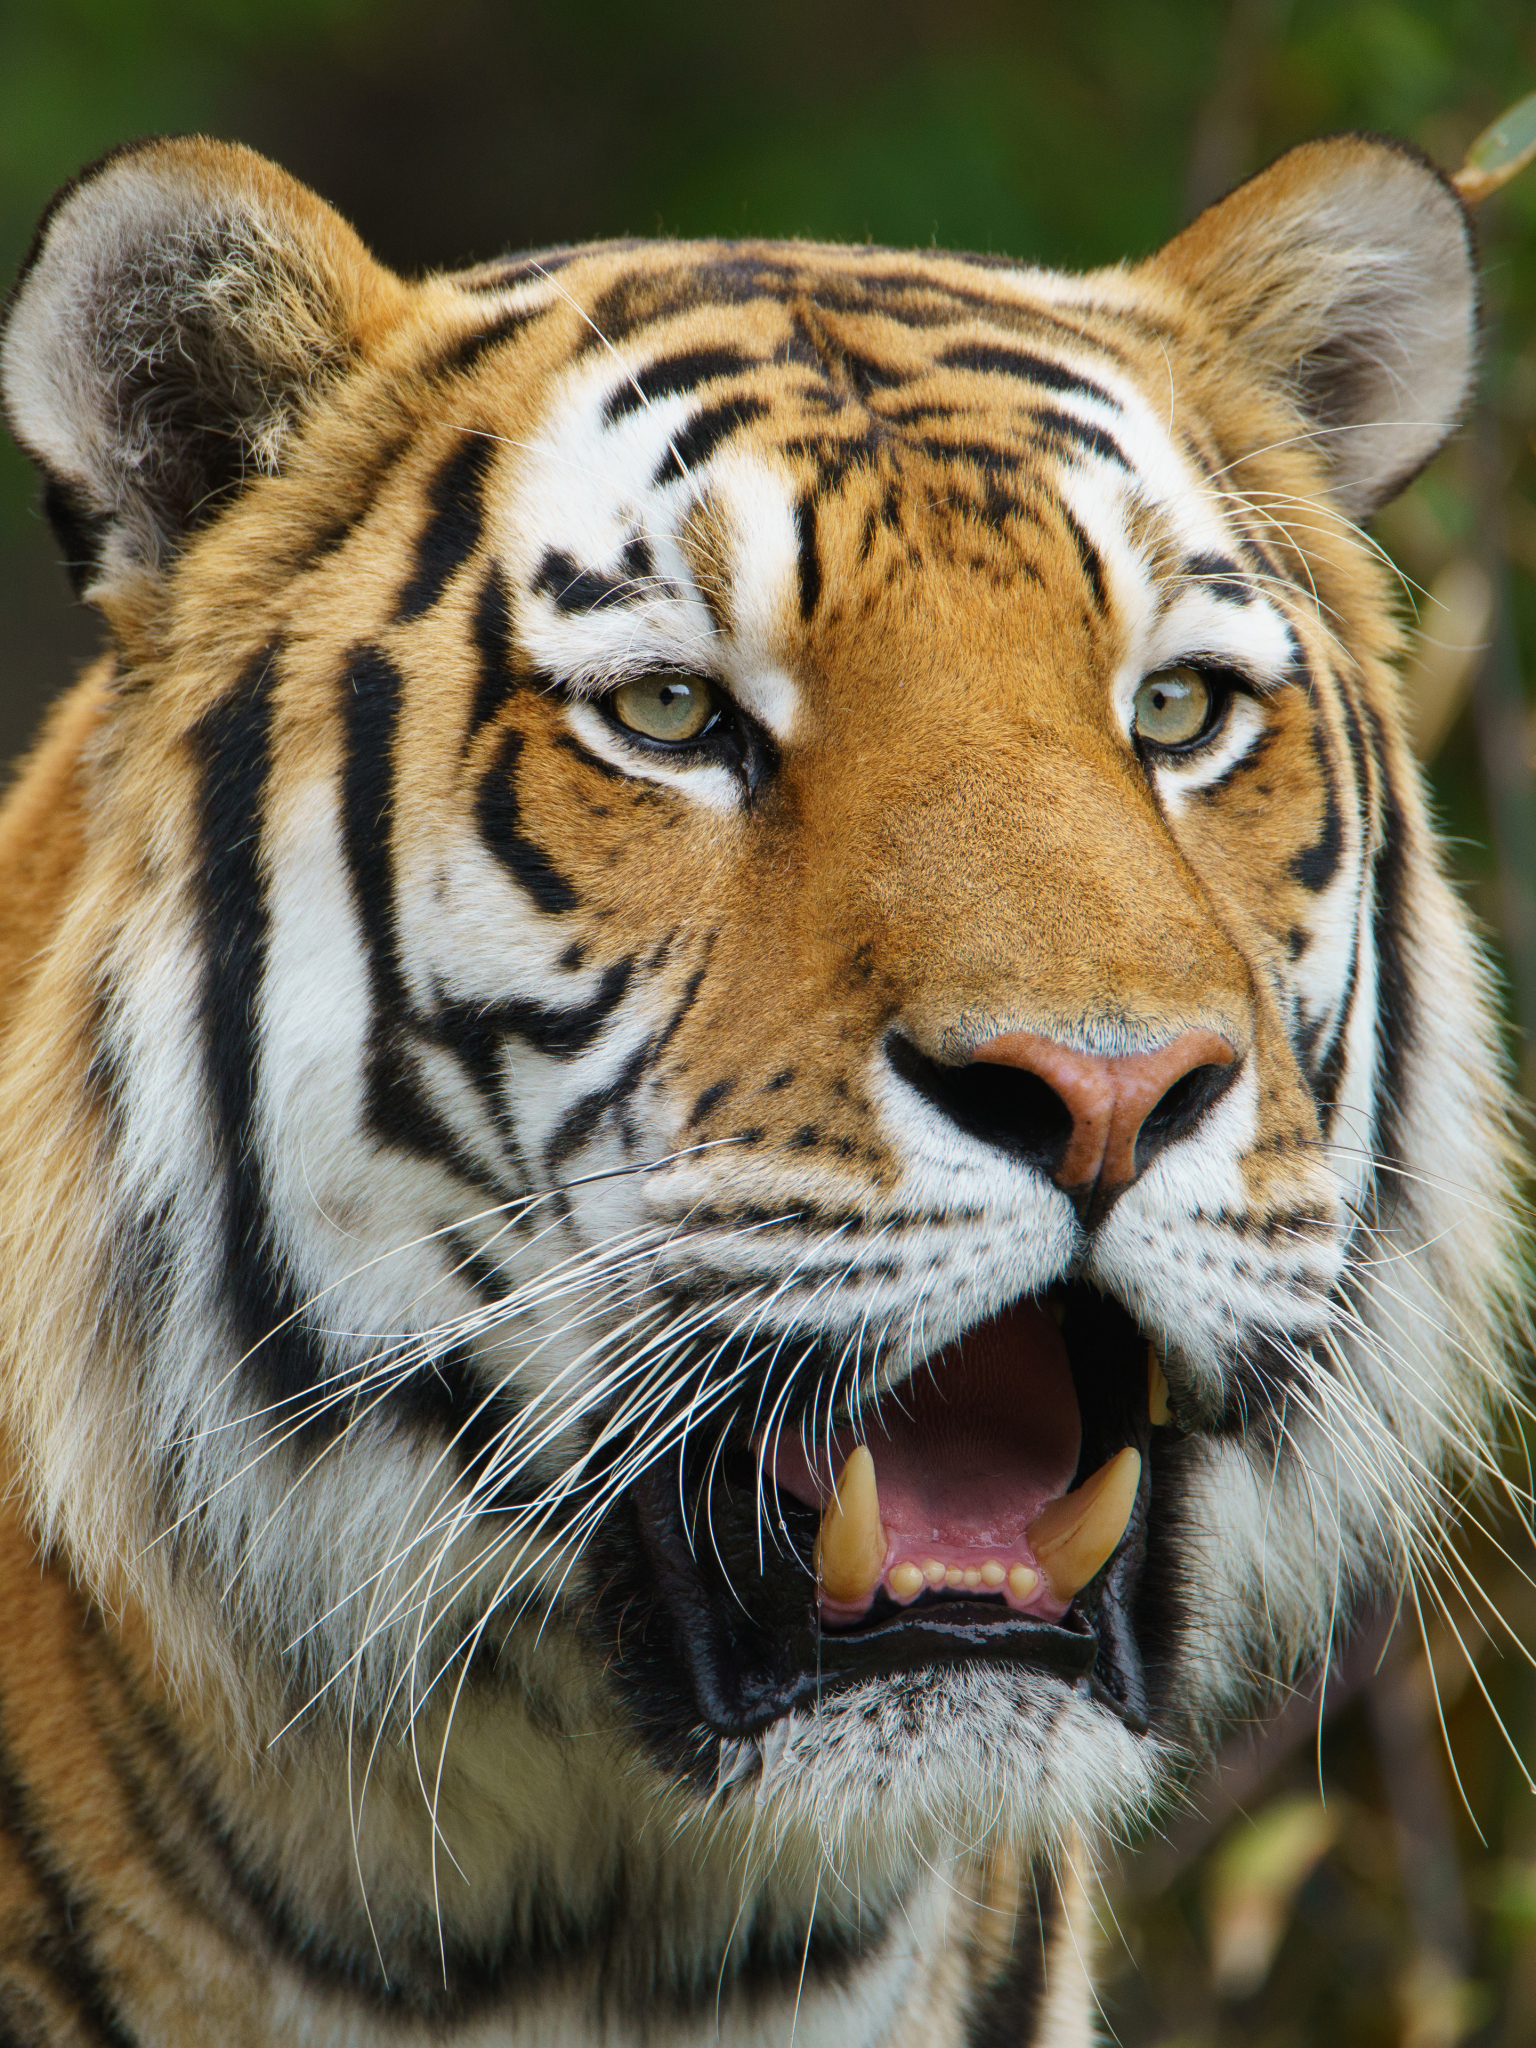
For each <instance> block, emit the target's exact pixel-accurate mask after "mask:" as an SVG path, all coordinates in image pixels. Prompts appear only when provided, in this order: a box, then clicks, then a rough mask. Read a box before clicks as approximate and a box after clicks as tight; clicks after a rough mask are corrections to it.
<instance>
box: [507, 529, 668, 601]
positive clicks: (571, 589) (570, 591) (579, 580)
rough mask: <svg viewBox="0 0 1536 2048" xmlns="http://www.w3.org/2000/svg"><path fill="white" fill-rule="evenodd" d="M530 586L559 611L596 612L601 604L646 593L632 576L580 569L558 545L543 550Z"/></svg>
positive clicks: (627, 599) (629, 598)
mask: <svg viewBox="0 0 1536 2048" xmlns="http://www.w3.org/2000/svg"><path fill="white" fill-rule="evenodd" d="M641 545H642V546H643V545H644V543H643V542H642V543H641ZM533 588H534V590H535V591H536V592H538V593H539V594H540V595H541V596H543V597H548V598H552V599H553V600H554V603H555V606H556V608H557V610H559V611H562V612H595V611H596V610H598V608H599V607H600V606H602V605H605V604H633V603H634V602H635V601H636V600H637V599H638V598H641V597H644V596H645V595H646V592H645V591H644V590H643V589H637V588H636V584H635V578H634V576H633V575H629V576H605V575H603V573H602V572H601V570H598V569H579V568H578V567H577V566H576V564H575V563H574V562H573V561H572V560H571V558H570V556H569V555H568V554H566V553H564V552H563V550H561V549H559V548H548V549H546V550H545V553H544V558H543V560H542V561H541V562H540V563H539V566H538V569H537V571H536V572H535V574H534V578H533Z"/></svg>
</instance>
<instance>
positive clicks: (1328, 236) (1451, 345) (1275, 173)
mask: <svg viewBox="0 0 1536 2048" xmlns="http://www.w3.org/2000/svg"><path fill="white" fill-rule="evenodd" d="M1149 268H1150V269H1152V270H1154V271H1156V270H1162V271H1163V272H1164V273H1165V274H1168V275H1171V276H1172V277H1173V278H1174V279H1176V280H1177V282H1178V283H1180V284H1181V285H1183V286H1184V287H1185V288H1186V289H1187V290H1189V291H1191V292H1193V293H1194V294H1195V295H1196V296H1197V297H1198V298H1199V299H1200V300H1201V301H1202V302H1203V304H1204V305H1205V306H1206V307H1208V308H1209V309H1211V310H1212V311H1213V312H1214V314H1215V316H1216V318H1217V320H1218V322H1219V323H1220V325H1221V326H1222V327H1224V328H1225V329H1226V331H1227V333H1228V334H1229V335H1230V336H1231V338H1232V340H1233V341H1234V343H1235V344H1236V345H1237V347H1238V348H1239V349H1240V350H1241V351H1242V353H1243V354H1244V355H1246V357H1247V358H1248V359H1249V361H1250V362H1251V364H1252V366H1253V369H1254V371H1255V373H1256V374H1257V375H1258V376H1259V377H1260V378H1261V379H1262V380H1263V381H1265V382H1267V383H1270V384H1276V383H1278V384H1280V385H1281V386H1282V387H1284V388H1286V389H1288V390H1289V392H1290V394H1291V396H1292V397H1293V398H1294V400H1295V403H1296V405H1297V407H1298V408H1299V410H1300V412H1301V414H1302V416H1303V419H1304V421H1305V422H1306V423H1307V425H1308V427H1309V429H1310V431H1311V433H1312V434H1313V435H1315V437H1316V446H1317V449H1318V452H1319V453H1320V454H1321V456H1322V457H1323V460H1324V462H1325V463H1326V465H1327V468H1328V471H1329V475H1330V478H1331V495H1332V497H1333V500H1334V502H1335V503H1336V504H1337V505H1338V507H1339V509H1340V510H1341V511H1343V512H1345V513H1346V514H1347V515H1348V516H1349V517H1350V518H1352V519H1360V518H1363V517H1364V516H1365V515H1366V514H1368V513H1370V512H1372V511H1374V510H1375V508H1376V507H1377V506H1378V505H1380V504H1382V503H1383V502H1384V501H1385V500H1386V499H1388V498H1390V497H1391V496H1392V495H1393V494H1394V492H1397V491H1400V490H1401V489H1402V488H1403V486H1404V485H1405V484H1406V483H1408V482H1410V481H1411V479H1412V478H1413V477H1414V476H1416V475H1417V474H1418V472H1419V471H1420V470H1421V469H1422V468H1423V467H1424V465H1425V463H1426V462H1428V461H1429V459H1430V457H1431V456H1432V455H1434V454H1435V453H1436V452H1437V450H1438V449H1439V448H1440V447H1441V446H1442V444H1443V443H1444V441H1445V440H1446V438H1447V436H1448V435H1449V434H1450V433H1451V432H1452V430H1453V429H1454V427H1455V426H1456V424H1457V422H1458V420H1459V419H1460V418H1461V415H1462V413H1463V411H1464V409H1465V407H1466V404H1467V400H1468V397H1469V395H1470V391H1471V386H1472V374H1473V366H1474V359H1475V355H1476V344H1477V270H1476V265H1475V261H1474V255H1473V249H1472V238H1471V234H1470V232H1469V229H1468V224H1467V216H1466V213H1465V210H1464V209H1463V207H1462V204H1461V201H1460V199H1459V198H1458V197H1457V195H1456V193H1455V191H1454V189H1453V188H1452V186H1451V184H1450V182H1449V180H1448V179H1446V178H1445V177H1443V176H1442V175H1441V174H1440V172H1439V171H1438V170H1436V168H1435V167H1434V165H1433V164H1431V163H1430V161H1429V160H1428V158H1427V157H1423V156H1421V155H1419V154H1418V152H1417V151H1416V150H1413V149H1410V148H1409V147H1408V146H1407V145H1406V144H1404V143H1399V142H1392V141H1389V140H1386V139H1384V138H1381V137H1377V136H1369V135H1338V136H1333V137H1331V138H1330V139H1328V140H1326V141H1322V142H1305V143H1303V144H1302V145H1301V146H1300V148H1298V149H1293V150H1290V151H1289V152H1288V153H1287V154H1286V155H1285V156H1283V157H1281V158H1280V159H1279V160H1278V161H1277V162H1276V163H1273V164H1271V165H1270V167H1269V169H1268V170H1267V171H1261V172H1260V173H1259V174H1258V176H1257V177H1255V178H1250V179H1249V180H1248V182H1247V183H1246V184H1245V185H1239V186H1238V188H1237V190H1236V191H1235V192H1232V193H1230V194H1229V195H1228V196H1227V197H1226V198H1225V199H1222V200H1218V202H1217V203H1216V204H1215V205H1214V206H1211V207H1208V208H1207V209H1206V211H1205V212H1204V213H1202V214H1201V215H1200V216H1199V217H1198V219H1196V220H1195V221H1193V222H1192V223H1191V224H1190V226H1188V227H1187V228H1185V230H1184V231H1183V233H1182V234H1180V235H1178V236H1176V237H1175V238H1174V240H1173V241H1171V242H1170V243H1169V244H1168V245H1167V247H1166V248H1164V249H1162V250H1161V251H1160V252H1159V253H1158V254H1157V255H1156V256H1154V257H1153V258H1152V259H1151V261H1150V264H1149Z"/></svg>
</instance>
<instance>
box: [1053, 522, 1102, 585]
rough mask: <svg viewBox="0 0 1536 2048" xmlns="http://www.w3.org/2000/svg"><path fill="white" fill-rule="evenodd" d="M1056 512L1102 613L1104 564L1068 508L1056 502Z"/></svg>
mask: <svg viewBox="0 0 1536 2048" xmlns="http://www.w3.org/2000/svg"><path fill="white" fill-rule="evenodd" d="M1057 510H1058V511H1059V512H1060V514H1061V517H1062V521H1063V523H1064V525H1065V526H1066V529H1067V531H1068V533H1070V534H1071V536H1072V544H1073V546H1074V547H1075V548H1076V549H1077V558H1078V560H1079V561H1080V562H1081V563H1082V565H1083V574H1084V575H1085V576H1086V577H1087V578H1088V582H1089V584H1090V586H1091V587H1092V590H1093V601H1094V603H1095V605H1096V606H1097V607H1098V609H1099V610H1100V611H1103V609H1104V603H1105V590H1104V564H1103V563H1102V562H1101V561H1100V560H1099V551H1098V549H1097V548H1096V547H1095V546H1094V544H1093V542H1092V541H1091V540H1090V539H1089V538H1088V536H1087V534H1086V533H1084V531H1083V529H1082V528H1081V527H1080V526H1079V525H1078V523H1077V521H1076V520H1075V519H1074V518H1073V516H1072V511H1071V508H1070V507H1069V506H1067V505H1063V504H1061V503H1060V502H1058V504H1057Z"/></svg>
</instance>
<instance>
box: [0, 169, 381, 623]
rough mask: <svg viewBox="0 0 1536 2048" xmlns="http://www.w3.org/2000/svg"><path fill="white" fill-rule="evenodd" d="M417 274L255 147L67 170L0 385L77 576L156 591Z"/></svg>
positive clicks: (15, 306) (25, 288)
mask: <svg viewBox="0 0 1536 2048" xmlns="http://www.w3.org/2000/svg"><path fill="white" fill-rule="evenodd" d="M403 290H404V288H403V287H402V286H401V284H400V282H399V280H398V279H396V278H394V277H393V276H392V275H391V273H390V272H388V271H386V270H384V269H383V268H382V267H381V266H380V265H378V264H376V263H375V262H374V261H373V259H372V257H371V256H370V255H369V254H368V251H367V250H366V249H365V248H364V247H363V245H362V243H361V242H360V241H359V240H358V238H357V236H356V235H355V234H354V233H353V232H352V230H351V229H350V228H349V227H348V226H347V225H346V223H345V222H344V221H343V220H342V219H341V218H340V216H339V215H337V214H335V213H333V212H332V211H331V209H330V208H329V207H328V206H325V205H324V204H322V202H321V201H320V200H318V199H317V198H316V197H315V196H314V194H313V193H311V192H308V191H306V190H305V188H304V187H303V186H302V185H299V184H297V183H296V182H295V181H294V180H293V179H292V178H290V177H288V176H287V174H286V173H285V172H283V171H280V170H278V169H277V168H276V166H275V165H272V164H269V163H268V162H267V161H266V160H265V159H264V158H262V157H259V156H257V155H255V154H254V153H253V152H252V151H250V150H248V149H242V148H238V147H235V146H233V145H230V144H225V143H216V142H208V141H204V140H201V139H199V138H195V137H194V138H177V139H171V140H159V141H152V142H146V143H134V144H130V145H129V146H128V147H127V148H125V149H122V150H117V151H114V152H113V154H112V155H110V156H108V157H104V158H103V159H102V161H101V162H100V163H99V164H96V165H95V166H93V167H92V169H90V170H88V171H85V172H83V173H82V174H81V176H80V177H79V178H77V179H76V180H75V181H74V182H73V183H72V184H70V185H67V186H66V187H65V188H64V190H63V191H62V192H61V193H59V195H58V196H57V198H56V199H55V200H54V202H53V204H52V205H51V206H50V208H49V210H48V212H47V213H46V214H45V215H44V216H43V219H42V221H41V223H40V224H39V226H38V230H37V235H36V237H35V239H34V242H33V246H32V252H31V255H30V256H29V257H28V259H27V262H26V265H25V266H24V268H23V270H22V273H21V277H20V279H19V280H18V282H17V285H16V289H15V292H14V294H13V296H12V301H11V307H10V312H9V317H8V319H7V321H6V325H5V330H4V334H3V337H0V396H3V398H4V404H5V410H6V413H7V415H8V417H9V420H10V423H11V426H12V428H13V429H14V431H15V434H16V437H17V439H18V440H19V441H20V442H21V444H22V446H23V447H24V448H25V449H26V451H27V453H28V454H29V455H30V456H31V457H32V459H33V460H34V461H35V462H36V464H37V465H38V468H39V470H40V471H41V473H42V478H43V501H44V506H45V509H46V510H47V512H48V516H49V518H50V519H51V520H52V522H53V525H54V528H55V531H56V532H57V534H58V537H59V541H60V544H61V546H62V547H63V549H64V554H65V560H66V563H67V565H68V567H69V571H70V575H71V577H72V579H73V581H74V583H75V588H76V590H77V591H78V592H79V593H80V594H81V595H82V596H84V597H87V598H89V599H91V600H92V601H93V602H96V603H99V604H101V605H102V606H103V608H104V609H106V610H107V611H108V612H109V613H110V612H112V611H113V610H114V608H115V606H116V605H117V604H118V603H123V604H125V605H126V606H127V607H128V608H130V609H131V608H132V606H133V603H134V601H135V598H138V599H140V600H142V598H144V597H146V596H147V597H148V598H150V600H151V601H152V600H153V598H154V595H155V591H156V589H157V587H158V586H159V584H160V581H161V579H162V577H163V575H164V572H165V570H166V567H167V565H168V564H169V563H170V562H171V561H172V560H173V559H174V558H175V556H176V554H177V552H178V551H179V549H180V548H181V546H182V544H183V541H184V539H185V537H186V535H187V534H188V533H190V532H191V531H192V530H193V529H194V528H196V527H197V526H198V525H199V524H200V523H202V522H203V521H204V520H206V519H207V518H208V517H209V516H210V514H211V513H213V512H214V511H215V510H216V509H217V508H218V506H219V505H220V504H221V503H222V502H223V501H224V500H225V499H227V498H228V497H229V496H230V494H231V493H233V492H235V491H237V490H239V489H240V487H241V486H242V484H243V483H244V482H245V481H246V480H247V479H248V478H250V477H252V476H255V475H263V474H271V473H273V472H274V471H275V470H276V469H277V467H278V465H279V464H280V462H281V460H282V454H283V447H284V443H285V442H286V441H287V439H288V437H289V436H290V434H291V433H292V431H293V428H294V425H295V422H296V420H297V419H298V417H299V415H300V413H301V412H302V410H303V408H304V406H305V403H306V401H307V400H308V398H309V397H310V395H311V394H312V393H314V392H315V391H316V390H317V389H318V388H320V387H322V386H324V385H325V384H326V383H327V382H328V381H329V380H330V379H331V378H333V377H334V376H336V375H337V374H338V373H339V372H340V371H341V370H343V369H344V368H345V367H346V366H347V365H348V364H349V363H350V362H351V361H353V360H355V359H356V358H357V356H358V355H359V354H360V353H363V352H365V350H366V343H367V340H368V337H369V336H370V334H371V333H372V332H374V331H376V330H377V329H378V328H379V327H380V326H381V324H388V323H389V318H390V314H391V312H392V311H393V310H394V309H395V307H396V306H397V305H398V303H399V301H400V299H401V297H402V294H403Z"/></svg>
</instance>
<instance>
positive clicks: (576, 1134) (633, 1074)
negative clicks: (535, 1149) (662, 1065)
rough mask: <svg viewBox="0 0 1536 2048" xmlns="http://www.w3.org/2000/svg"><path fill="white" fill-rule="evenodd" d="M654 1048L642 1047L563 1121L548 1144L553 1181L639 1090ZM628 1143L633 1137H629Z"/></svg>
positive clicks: (547, 1163) (546, 1150)
mask: <svg viewBox="0 0 1536 2048" xmlns="http://www.w3.org/2000/svg"><path fill="white" fill-rule="evenodd" d="M651 1057H652V1048H651V1047H650V1046H649V1045H642V1046H641V1047H639V1049H638V1050H637V1051H635V1052H632V1053H631V1054H630V1056H629V1058H628V1059H627V1060H626V1061H625V1062H624V1064H623V1066H622V1067H621V1068H620V1069H619V1071H618V1073H617V1074H615V1075H614V1077H613V1079H612V1080H611V1081H609V1082H606V1083H605V1084H604V1085H603V1086H602V1087H601V1088H594V1089H592V1090H591V1091H590V1092H589V1093H588V1094H586V1095H582V1096H579V1097H578V1098H577V1100H576V1101H575V1102H573V1103H572V1104H571V1107H570V1108H569V1109H568V1110H567V1111H566V1112H565V1114H564V1116H562V1117H561V1119H560V1121H559V1123H557V1124H556V1126H555V1128H554V1130H553V1131H551V1133H550V1134H549V1137H548V1138H547V1139H546V1140H545V1144H544V1165H545V1169H546V1171H547V1172H548V1174H549V1177H550V1178H551V1179H552V1180H553V1179H554V1178H555V1177H556V1176H557V1175H558V1173H559V1171H560V1168H561V1167H562V1166H563V1165H564V1164H565V1162H566V1160H567V1159H569V1158H570V1156H571V1154H572V1153H573V1152H579V1151H580V1149H581V1147H582V1146H583V1145H585V1144H586V1142H587V1140H588V1139H589V1138H590V1137H591V1136H592V1134H593V1132H594V1131H595V1130H596V1129H597V1127H598V1125H599V1124H600V1123H601V1122H602V1120H603V1118H604V1117H605V1116H606V1115H607V1114H608V1112H609V1111H610V1110H614V1109H622V1108H623V1107H624V1105H625V1104H626V1103H627V1102H628V1101H629V1099H630V1097H631V1096H632V1095H633V1094H634V1092H635V1090H636V1089H637V1088H638V1087H639V1085H640V1082H641V1080H642V1079H643V1078H644V1075H645V1070H646V1068H647V1067H648V1066H649V1065H650V1062H651ZM624 1135H625V1137H626V1139H628V1137H629V1135H630V1134H629V1133H628V1132H626V1133H625V1134H624Z"/></svg>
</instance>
